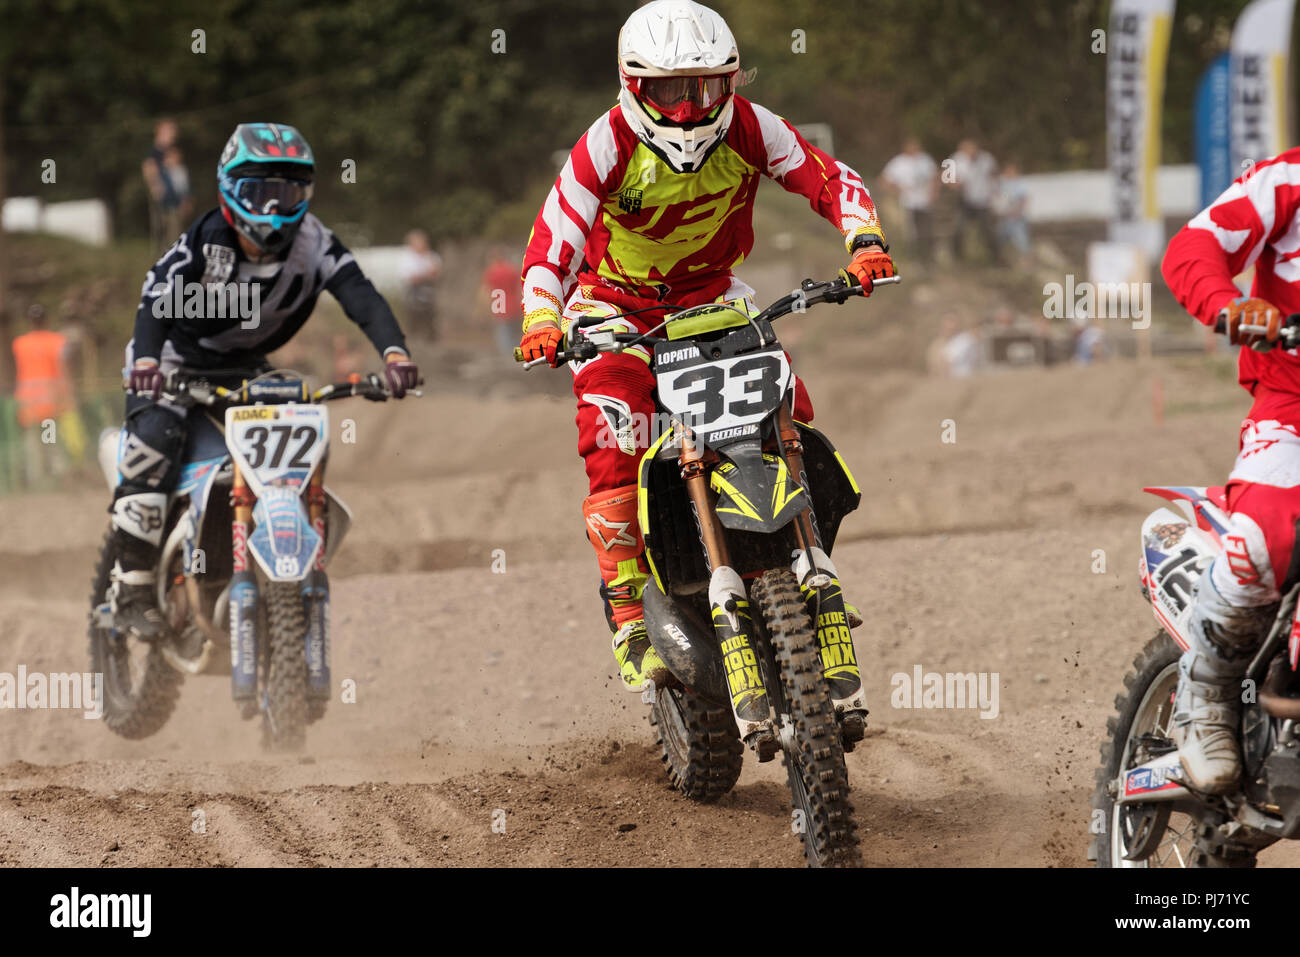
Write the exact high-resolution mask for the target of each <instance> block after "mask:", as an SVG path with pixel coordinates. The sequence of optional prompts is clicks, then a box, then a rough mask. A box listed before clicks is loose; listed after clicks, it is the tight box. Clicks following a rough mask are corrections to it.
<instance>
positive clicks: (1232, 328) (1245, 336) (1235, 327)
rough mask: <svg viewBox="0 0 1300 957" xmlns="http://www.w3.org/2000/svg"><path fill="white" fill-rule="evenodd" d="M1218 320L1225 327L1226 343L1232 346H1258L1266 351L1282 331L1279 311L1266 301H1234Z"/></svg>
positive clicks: (1226, 307) (1221, 312) (1224, 308)
mask: <svg viewBox="0 0 1300 957" xmlns="http://www.w3.org/2000/svg"><path fill="white" fill-rule="evenodd" d="M1219 319H1220V320H1222V321H1223V322H1224V324H1225V325H1226V326H1227V332H1228V341H1229V342H1231V343H1232V344H1233V345H1234V346H1257V345H1258V346H1262V348H1263V349H1264V350H1267V349H1269V348H1271V347H1272V344H1273V343H1274V342H1277V336H1278V333H1279V332H1280V331H1281V329H1282V312H1281V310H1279V309H1278V308H1277V306H1275V305H1273V304H1272V303H1271V302H1269V301H1268V300H1266V299H1234V300H1232V301H1231V302H1229V303H1228V304H1227V305H1226V306H1224V307H1223V309H1222V310H1221V311H1220V312H1219ZM1242 326H1249V327H1254V328H1251V329H1249V330H1245V329H1242Z"/></svg>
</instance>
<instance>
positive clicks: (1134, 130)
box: [1106, 0, 1174, 260]
mask: <svg viewBox="0 0 1300 957" xmlns="http://www.w3.org/2000/svg"><path fill="white" fill-rule="evenodd" d="M1173 16H1174V0H1115V2H1114V3H1113V4H1112V6H1111V14H1110V30H1109V31H1108V32H1107V35H1106V149H1107V154H1108V157H1109V166H1110V176H1111V188H1112V190H1113V193H1114V198H1115V215H1114V217H1113V218H1112V219H1111V222H1110V239H1111V241H1112V242H1119V243H1129V244H1131V245H1134V246H1138V247H1140V248H1141V249H1143V250H1144V251H1145V252H1146V253H1147V254H1148V255H1149V256H1150V257H1151V258H1152V259H1153V260H1154V259H1155V258H1156V257H1158V256H1159V255H1160V252H1161V247H1162V246H1163V245H1164V227H1163V225H1162V223H1161V220H1160V207H1159V203H1158V202H1157V199H1156V168H1157V167H1158V166H1159V165H1160V111H1161V105H1162V102H1163V100H1164V92H1165V60H1166V59H1167V57H1168V54H1169V33H1170V29H1171V26H1172V23H1173Z"/></svg>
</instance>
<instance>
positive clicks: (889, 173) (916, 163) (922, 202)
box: [880, 137, 939, 264]
mask: <svg viewBox="0 0 1300 957" xmlns="http://www.w3.org/2000/svg"><path fill="white" fill-rule="evenodd" d="M880 178H881V180H882V181H883V182H884V184H885V186H886V187H887V188H888V189H889V190H890V191H891V192H893V193H895V194H897V196H898V201H899V204H900V205H901V206H902V207H903V212H904V213H905V214H906V222H907V238H908V240H909V241H910V242H911V243H912V245H913V246H914V247H915V249H916V256H917V259H918V260H919V261H920V262H923V263H926V264H929V263H931V262H933V261H934V210H933V206H934V198H935V195H936V194H937V193H938V190H939V167H938V165H937V164H936V163H935V162H934V157H932V156H931V155H930V154H929V153H927V152H925V150H923V149H921V143H920V141H918V140H917V139H916V137H908V138H907V140H906V141H905V142H904V143H903V152H901V153H899V154H898V155H897V156H895V157H894V158H893V159H891V160H890V161H889V162H888V163H886V164H885V168H884V169H883V170H882V171H881V173H880Z"/></svg>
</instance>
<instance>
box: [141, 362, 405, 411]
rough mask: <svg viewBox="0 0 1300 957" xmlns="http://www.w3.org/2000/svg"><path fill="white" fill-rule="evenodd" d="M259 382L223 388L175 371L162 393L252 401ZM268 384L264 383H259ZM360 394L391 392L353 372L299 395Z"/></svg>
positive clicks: (374, 397)
mask: <svg viewBox="0 0 1300 957" xmlns="http://www.w3.org/2000/svg"><path fill="white" fill-rule="evenodd" d="M259 381H262V379H261V377H258V378H255V379H247V380H245V381H244V382H243V384H242V385H241V386H239V387H238V388H234V389H231V388H226V387H225V386H220V385H216V384H215V383H213V382H211V381H210V380H209V379H208V378H207V377H206V376H205V375H203V374H200V373H195V372H188V371H180V370H175V371H172V372H168V373H167V374H166V375H165V376H164V377H163V386H162V394H163V395H166V396H170V397H172V398H184V399H187V400H188V401H191V402H194V403H196V404H198V405H205V406H214V405H218V404H220V403H232V404H233V403H237V402H256V401H258V399H257V398H256V397H253V398H250V397H249V386H250V385H251V384H254V383H257V382H259ZM262 384H263V385H269V384H270V383H268V382H264V381H263V382H262ZM406 394H407V395H413V396H421V395H423V394H424V393H422V392H421V391H420V390H418V389H408V390H407V391H406ZM354 396H360V397H361V398H363V399H368V400H369V401H371V402H386V401H387V400H389V399H391V398H393V393H392V391H391V390H390V389H389V388H388V386H387V385H385V383H384V381H383V379H381V378H380V377H379V376H378V375H376V374H375V373H373V372H372V373H370V374H369V375H365V376H361V375H356V376H353V377H351V378H349V379H348V380H346V381H343V382H331V383H330V384H328V385H324V386H321V387H320V388H319V389H317V390H316V391H315V392H312V393H309V394H307V395H305V396H304V397H303V401H306V402H310V403H319V402H333V401H335V400H336V399H348V398H352V397H354Z"/></svg>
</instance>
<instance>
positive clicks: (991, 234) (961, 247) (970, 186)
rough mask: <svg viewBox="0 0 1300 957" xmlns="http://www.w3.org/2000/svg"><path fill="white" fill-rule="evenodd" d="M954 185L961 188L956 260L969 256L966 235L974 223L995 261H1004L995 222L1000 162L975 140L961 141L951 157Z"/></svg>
mask: <svg viewBox="0 0 1300 957" xmlns="http://www.w3.org/2000/svg"><path fill="white" fill-rule="evenodd" d="M948 162H949V163H950V164H951V167H950V168H951V170H952V185H953V186H955V187H956V188H957V190H958V198H957V227H956V229H955V230H954V231H953V236H952V252H953V258H955V259H969V258H970V257H969V256H967V255H966V252H965V249H966V240H965V236H966V233H967V231H968V229H969V228H970V227H971V226H974V227H975V231H976V234H977V236H978V237H979V239H980V240H982V241H983V243H984V246H985V248H986V249H987V250H988V253H989V255H990V256H991V257H992V259H993V262H994V263H995V264H997V263H999V262H1000V261H1001V254H1000V250H999V246H998V236H997V231H996V230H995V229H994V224H993V213H992V209H991V207H992V204H993V195H994V192H995V191H996V186H997V172H998V163H997V160H995V159H994V158H993V155H992V154H991V153H989V152H988V151H987V150H984V149H981V148H980V145H979V143H977V142H976V141H975V140H973V139H966V140H962V141H961V144H960V145H959V146H958V147H957V152H955V153H953V154H952V156H950V157H949V158H948Z"/></svg>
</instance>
